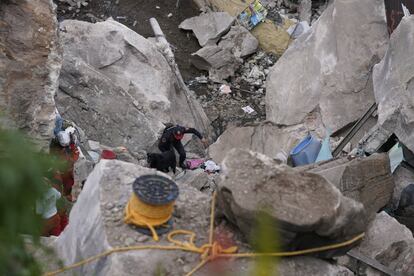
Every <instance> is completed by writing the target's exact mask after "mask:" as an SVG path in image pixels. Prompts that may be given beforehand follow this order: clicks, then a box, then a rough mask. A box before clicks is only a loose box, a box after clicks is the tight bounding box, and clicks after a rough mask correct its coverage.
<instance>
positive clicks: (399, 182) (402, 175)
mask: <svg viewBox="0 0 414 276" xmlns="http://www.w3.org/2000/svg"><path fill="white" fill-rule="evenodd" d="M392 177H393V179H394V183H395V187H394V192H393V195H392V202H391V204H390V205H391V208H393V209H396V208H398V204H399V201H400V197H401V192H402V191H403V190H404V188H405V187H407V186H408V185H410V184H412V183H414V172H413V171H412V170H410V169H407V168H406V167H404V166H401V165H400V166H398V167H397V168H396V169H395V171H394V173H393V174H392Z"/></svg>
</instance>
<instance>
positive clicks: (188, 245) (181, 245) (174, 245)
mask: <svg viewBox="0 0 414 276" xmlns="http://www.w3.org/2000/svg"><path fill="white" fill-rule="evenodd" d="M215 202H216V192H215V193H214V194H213V199H212V201H211V212H210V228H209V242H208V243H206V244H204V245H202V246H201V247H198V246H197V245H196V244H195V238H196V234H195V233H194V232H192V231H188V230H174V231H172V232H170V233H169V234H168V235H167V240H168V241H169V242H170V244H171V245H143V246H127V247H119V248H113V249H111V250H108V251H106V252H103V253H101V254H98V255H95V256H92V257H90V258H87V259H85V260H82V261H80V262H77V263H74V264H72V265H70V266H66V267H63V268H61V269H59V270H56V271H53V272H48V273H46V274H45V275H44V276H54V275H57V274H59V273H62V272H65V271H67V270H70V269H74V268H76V267H80V266H82V265H84V264H87V263H90V262H93V261H95V260H97V259H100V258H102V257H105V256H108V255H111V254H112V253H119V252H126V251H131V250H148V249H153V250H183V251H187V252H193V253H197V254H199V255H200V256H201V261H200V263H199V264H197V266H196V267H194V268H193V269H192V270H191V271H190V272H189V273H188V274H187V275H186V276H191V275H193V274H194V273H195V272H197V271H198V270H199V269H201V268H202V267H203V266H204V265H205V264H206V263H208V262H209V261H212V260H214V259H216V258H219V257H222V258H256V257H265V256H271V257H287V256H298V255H304V254H309V253H315V252H322V251H327V250H332V249H337V248H341V247H345V246H348V245H351V244H353V243H355V242H357V241H358V240H360V239H362V238H363V237H364V236H365V234H364V233H362V234H359V235H357V236H355V237H354V238H352V239H350V240H347V241H345V242H341V243H336V244H332V245H326V246H320V247H316V248H310V249H304V250H297V251H291V252H270V253H254V252H251V253H236V252H237V247H236V246H232V247H229V248H222V247H221V246H220V244H218V243H217V242H214V211H215ZM138 204H139V203H138ZM127 209H128V206H127V208H126V210H127ZM144 213H145V211H144ZM160 213H162V212H160ZM160 213H159V214H160ZM178 235H183V236H188V240H187V241H184V242H183V241H180V240H177V239H174V237H175V236H178Z"/></svg>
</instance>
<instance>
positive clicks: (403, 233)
mask: <svg viewBox="0 0 414 276" xmlns="http://www.w3.org/2000/svg"><path fill="white" fill-rule="evenodd" d="M352 250H354V251H358V252H360V253H362V254H364V255H365V256H367V257H370V258H372V259H375V260H377V261H378V262H380V263H381V264H382V265H384V266H386V267H388V268H390V269H392V270H394V271H395V272H397V273H399V274H400V275H413V274H414V262H413V259H414V239H413V235H412V233H411V232H410V230H408V229H407V228H406V227H405V226H403V225H401V224H399V223H398V222H397V221H396V220H395V219H394V218H392V217H390V216H389V215H388V214H387V213H385V212H381V213H379V214H377V216H376V218H375V220H374V221H373V222H371V224H370V225H369V227H368V230H367V232H366V233H365V237H364V239H363V241H362V242H361V244H360V245H359V246H358V247H356V248H354V249H352ZM340 262H341V263H344V264H345V265H346V266H348V267H349V269H351V270H352V271H354V272H358V273H360V274H364V275H383V274H380V273H378V272H377V271H373V269H372V268H370V267H366V266H364V265H362V267H358V265H357V266H355V265H354V264H352V262H349V260H348V259H347V257H345V258H341V259H340ZM359 265H361V263H359ZM364 272H365V273H364ZM366 273H367V274H366Z"/></svg>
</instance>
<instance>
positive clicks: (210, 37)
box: [178, 12, 235, 46]
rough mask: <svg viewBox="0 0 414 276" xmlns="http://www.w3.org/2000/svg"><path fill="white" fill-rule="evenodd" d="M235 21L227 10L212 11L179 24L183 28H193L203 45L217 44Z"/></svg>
mask: <svg viewBox="0 0 414 276" xmlns="http://www.w3.org/2000/svg"><path fill="white" fill-rule="evenodd" d="M234 21H235V18H234V17H231V16H230V15H229V14H228V13H226V12H210V13H206V14H202V15H200V16H196V17H192V18H188V19H186V20H184V21H183V22H181V24H180V25H179V26H178V27H179V28H180V29H183V30H192V31H193V32H194V34H195V36H196V37H197V39H198V42H199V43H200V45H201V46H206V45H208V44H210V45H211V44H215V43H216V42H217V41H218V40H219V39H220V37H221V36H222V35H223V34H224V33H225V32H227V31H228V30H229V29H230V27H231V25H233V23H234Z"/></svg>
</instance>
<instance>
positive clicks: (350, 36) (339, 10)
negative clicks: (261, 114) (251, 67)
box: [259, 0, 414, 133]
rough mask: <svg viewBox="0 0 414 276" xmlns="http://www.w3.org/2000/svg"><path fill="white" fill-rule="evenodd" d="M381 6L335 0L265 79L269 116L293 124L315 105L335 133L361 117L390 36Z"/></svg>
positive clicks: (376, 2) (379, 3)
mask: <svg viewBox="0 0 414 276" xmlns="http://www.w3.org/2000/svg"><path fill="white" fill-rule="evenodd" d="M383 5H384V2H383V1H382V0H372V1H359V2H349V1H346V0H336V1H333V2H332V3H331V5H329V6H328V8H327V9H326V10H325V11H324V12H323V15H322V16H321V17H320V18H319V20H318V22H317V23H316V24H314V25H313V26H312V28H311V30H309V31H308V32H307V33H306V34H305V35H303V36H302V37H301V38H299V39H298V40H296V41H295V42H294V43H293V44H292V46H291V47H290V48H289V49H288V50H287V51H286V52H285V54H284V55H283V56H282V57H281V58H280V59H279V60H278V62H277V63H276V65H275V66H274V67H272V69H271V71H270V73H269V75H268V77H267V80H266V118H267V119H268V120H270V121H272V122H274V123H276V124H282V125H295V124H298V123H301V122H303V121H304V119H305V117H306V116H307V115H308V114H311V113H314V112H315V110H317V112H319V113H320V114H321V116H322V121H323V122H324V124H325V126H326V127H329V128H330V129H331V130H332V132H333V133H335V132H336V131H337V130H340V129H341V128H343V127H344V126H346V125H348V124H350V123H351V122H354V121H356V120H357V119H359V118H360V117H361V116H362V114H364V112H365V111H366V110H367V109H368V108H369V107H370V106H371V105H372V103H373V102H374V94H373V89H372V86H371V85H370V83H371V76H372V75H371V72H372V67H373V66H374V65H375V64H376V63H377V62H378V60H379V59H380V58H381V57H383V55H384V54H385V51H386V47H387V43H388V40H389V36H388V33H387V27H386V22H385V17H384V13H383V11H384V10H383V9H381V8H378V7H383ZM351 11H352V12H351ZM337 24H339V25H341V28H340V30H339V31H338V29H336V28H335V26H337ZM360 26H370V27H367V28H364V29H363V30H361V29H360V28H359V27H360ZM259 27H260V26H259ZM321 32H323V33H324V34H326V35H320V33H321ZM345 40H346V41H347V43H346V44H341V43H339V44H338V43H337V42H338V41H345ZM335 45H340V49H341V50H338V49H337V48H336V46H335ZM413 48H414V47H413ZM327 53H329V54H327ZM305 60H306V70H304V67H303V62H304V61H305ZM340 61H341V62H340ZM298 76H300V78H299V79H298ZM349 91H353V93H349ZM393 94H394V93H389V95H393Z"/></svg>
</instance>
